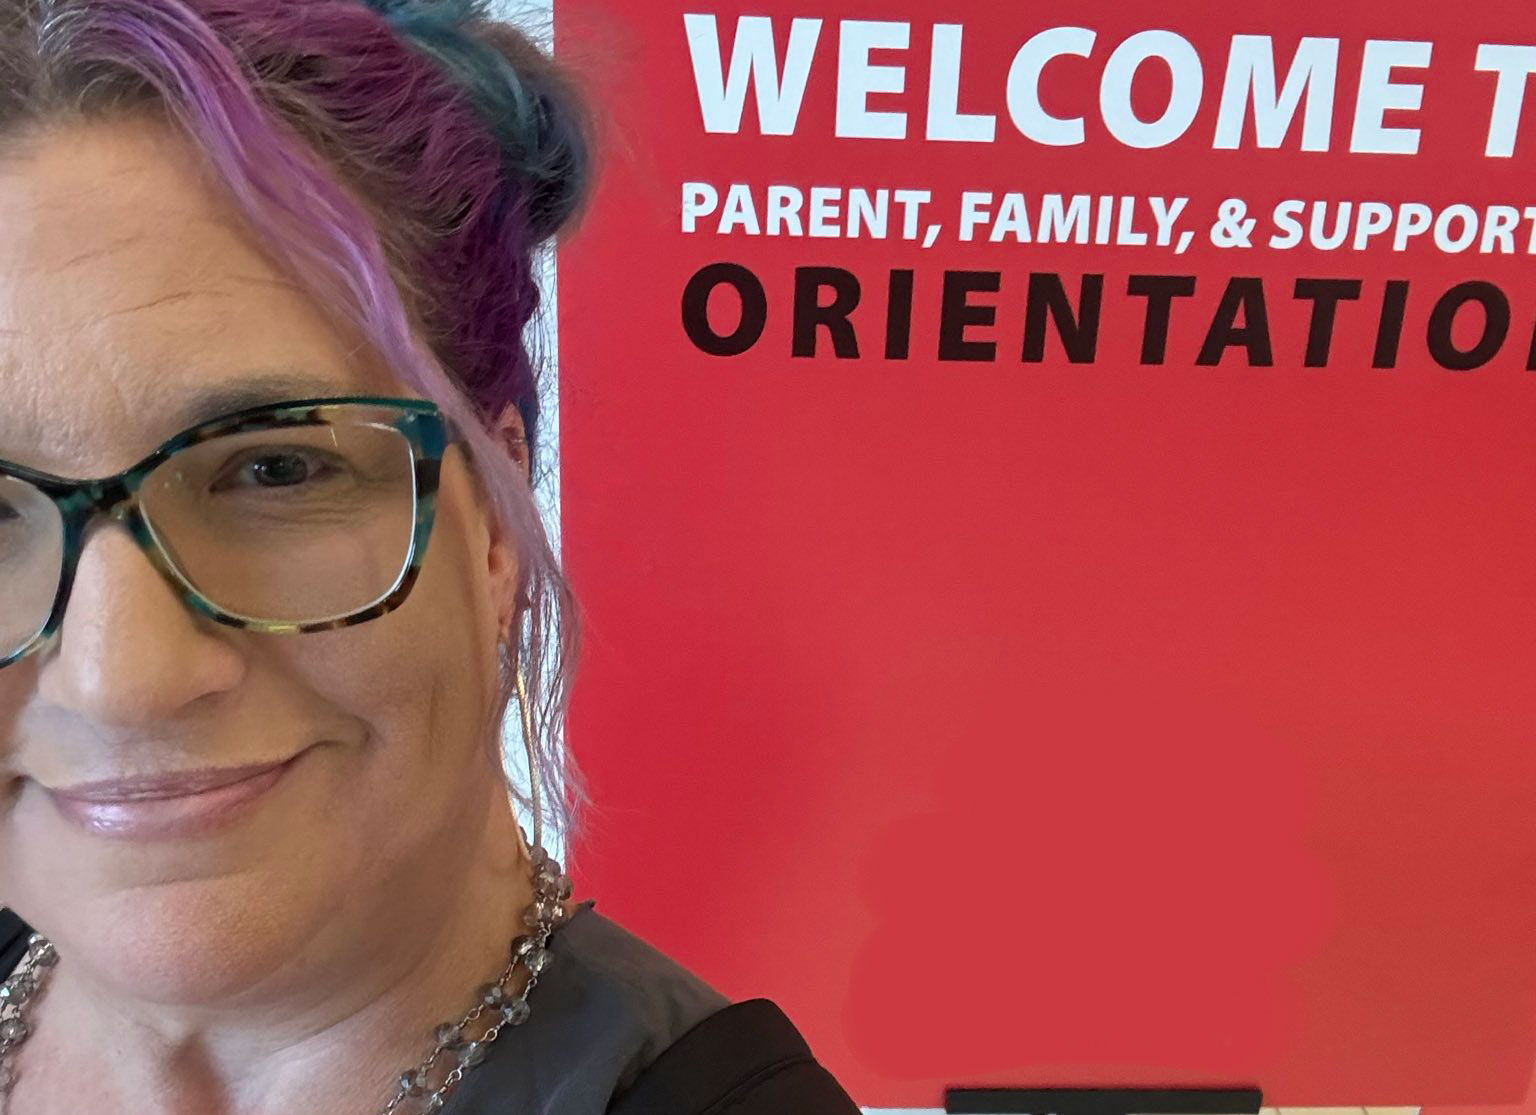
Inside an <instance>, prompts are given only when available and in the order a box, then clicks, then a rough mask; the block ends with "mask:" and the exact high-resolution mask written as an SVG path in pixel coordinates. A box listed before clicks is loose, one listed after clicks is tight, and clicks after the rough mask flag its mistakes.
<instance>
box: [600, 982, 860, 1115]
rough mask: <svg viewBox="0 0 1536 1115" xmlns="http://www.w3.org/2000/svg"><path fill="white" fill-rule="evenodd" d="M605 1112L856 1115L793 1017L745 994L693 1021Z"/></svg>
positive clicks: (622, 1114) (633, 1114)
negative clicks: (797, 1027)
mask: <svg viewBox="0 0 1536 1115" xmlns="http://www.w3.org/2000/svg"><path fill="white" fill-rule="evenodd" d="M610 1111H611V1112H612V1115H692V1113H702V1112H706V1111H707V1112H709V1113H710V1115H781V1113H782V1112H785V1111H793V1112H796V1113H797V1115H859V1107H858V1105H857V1104H855V1103H854V1102H853V1099H852V1097H850V1096H849V1095H848V1093H847V1092H845V1091H844V1090H843V1088H842V1086H841V1085H840V1084H838V1082H837V1080H836V1079H835V1078H834V1077H833V1076H832V1074H831V1073H830V1072H828V1071H827V1069H826V1068H825V1067H824V1066H822V1065H821V1063H820V1062H818V1061H817V1060H816V1057H815V1055H814V1054H813V1053H812V1052H811V1048H810V1046H809V1045H808V1044H807V1042H806V1040H805V1038H804V1036H803V1035H801V1033H800V1032H799V1030H797V1029H796V1028H795V1025H794V1023H793V1022H791V1021H790V1020H789V1018H788V1017H787V1016H786V1015H785V1014H784V1012H783V1011H782V1010H781V1009H780V1008H779V1007H778V1005H777V1004H775V1003H774V1002H773V1001H772V1000H769V999H747V1000H744V1001H742V1002H739V1003H734V1004H732V1005H731V1006H729V1007H726V1008H724V1009H722V1010H719V1011H717V1012H715V1013H714V1014H712V1015H710V1016H708V1017H707V1018H705V1019H703V1020H702V1021H700V1022H699V1023H697V1024H696V1025H695V1026H694V1027H693V1028H692V1029H690V1030H689V1031H688V1032H687V1033H685V1034H684V1035H683V1036H682V1037H680V1038H678V1040H677V1041H675V1042H674V1043H673V1044H672V1045H671V1046H669V1047H668V1048H667V1049H666V1050H665V1051H664V1052H663V1053H662V1054H661V1056H660V1057H658V1058H657V1059H656V1060H655V1061H654V1062H653V1063H652V1064H651V1065H650V1066H649V1068H647V1069H646V1071H645V1072H644V1073H642V1074H641V1076H640V1077H639V1079H638V1080H637V1081H636V1082H635V1084H634V1086H633V1087H631V1088H630V1089H629V1090H628V1091H626V1092H624V1093H623V1094H621V1095H620V1096H619V1097H618V1098H617V1100H616V1102H615V1103H614V1105H613V1107H612V1108H610Z"/></svg>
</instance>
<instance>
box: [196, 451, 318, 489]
mask: <svg viewBox="0 0 1536 1115" xmlns="http://www.w3.org/2000/svg"><path fill="white" fill-rule="evenodd" d="M331 471H332V469H331V465H330V464H329V462H327V461H326V460H324V459H323V457H322V456H321V455H320V454H317V453H304V452H297V451H295V450H276V451H273V450H268V451H263V452H260V453H252V454H248V455H246V456H245V457H243V458H241V459H240V460H238V461H235V462H232V463H231V464H230V465H228V466H226V467H225V469H224V470H223V472H222V473H221V474H220V475H219V477H218V478H217V479H216V480H215V481H214V482H213V484H212V485H211V488H212V490H214V491H222V490H225V489H229V488H293V487H298V486H299V485H301V484H306V483H310V482H312V481H315V480H318V479H322V478H324V477H325V476H327V475H328V474H329V473H330V472H331Z"/></svg>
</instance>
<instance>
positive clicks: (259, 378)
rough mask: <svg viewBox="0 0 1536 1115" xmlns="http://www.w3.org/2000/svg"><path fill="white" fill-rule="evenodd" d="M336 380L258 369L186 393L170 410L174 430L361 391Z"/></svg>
mask: <svg viewBox="0 0 1536 1115" xmlns="http://www.w3.org/2000/svg"><path fill="white" fill-rule="evenodd" d="M358 393H361V392H354V391H352V390H351V389H349V388H348V387H347V386H346V385H345V384H340V383H337V382H336V381H335V380H330V379H323V378H321V377H319V376H315V375H312V374H308V373H305V372H299V371H293V370H287V369H283V370H276V371H264V372H256V373H252V374H249V375H245V376H243V377H241V378H240V379H238V380H235V381H233V382H228V383H214V384H209V385H208V386H207V387H205V388H203V389H201V390H196V391H193V392H191V393H189V394H186V395H183V396H182V397H181V398H180V399H179V400H177V402H176V403H175V404H174V409H173V410H172V411H171V412H170V413H171V415H172V418H171V419H170V424H171V429H172V432H174V431H176V430H185V429H187V428H189V427H191V426H196V425H197V424H198V423H200V422H205V421H207V420H208V419H210V418H218V417H220V416H221V415H225V414H229V413H230V412H231V411H236V410H243V409H244V408H246V407H254V406H265V405H266V404H268V403H281V402H286V401H288V400H289V399H307V398H311V397H316V396H327V395H347V394H358Z"/></svg>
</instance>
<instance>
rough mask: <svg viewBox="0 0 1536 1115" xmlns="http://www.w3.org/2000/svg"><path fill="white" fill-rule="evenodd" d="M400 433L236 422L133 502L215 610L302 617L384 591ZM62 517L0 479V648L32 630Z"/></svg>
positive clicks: (397, 492) (401, 563)
mask: <svg viewBox="0 0 1536 1115" xmlns="http://www.w3.org/2000/svg"><path fill="white" fill-rule="evenodd" d="M414 463H415V462H414V458H413V454H412V450H411V445H410V442H409V441H408V440H407V439H406V438H405V436H404V435H403V434H401V433H400V432H399V431H398V430H396V429H394V428H392V427H389V426H380V425H373V424H368V423H363V422H345V421H343V422H337V423H332V424H325V425H307V426H286V427H280V428H276V429H269V430H253V431H242V432H239V433H233V434H227V435H224V436H221V437H217V438H213V439H211V440H208V441H204V442H199V443H197V444H195V445H191V446H188V447H187V448H185V449H183V450H181V451H180V452H178V453H176V454H175V455H174V456H172V457H170V458H169V459H167V460H165V461H163V462H162V463H161V464H160V465H159V466H158V467H157V468H156V469H155V470H154V471H153V472H151V473H150V474H149V476H148V477H146V478H145V481H144V483H143V486H142V487H141V489H140V491H139V501H140V508H141V510H142V512H143V515H144V519H145V521H146V522H147V523H148V525H149V527H150V531H151V533H152V534H153V536H154V538H155V540H156V541H157V542H158V543H159V545H160V547H161V549H162V550H163V551H164V552H165V555H166V557H167V558H168V560H169V561H170V563H171V565H172V566H173V567H174V569H175V570H176V571H177V572H178V573H179V574H180V575H181V576H182V577H183V578H184V579H185V580H186V581H187V583H188V584H190V585H191V586H192V587H193V588H194V589H196V590H197V591H198V592H199V593H201V594H202V595H203V596H204V597H205V598H206V599H207V600H208V601H209V602H210V603H211V604H213V605H214V606H215V607H216V608H218V609H220V610H222V611H224V612H227V613H229V614H230V615H232V616H234V617H236V618H240V619H247V620H256V621H261V622H269V623H311V622H318V621H323V620H327V619H334V618H340V617H343V616H347V615H350V614H353V613H356V612H359V611H361V610H363V609H365V608H367V607H369V606H371V605H373V604H375V603H377V602H379V601H380V600H382V599H384V598H385V597H386V596H388V595H389V594H390V592H392V591H393V590H394V588H395V587H396V586H397V585H398V584H399V581H400V578H401V576H402V575H403V573H404V572H405V569H406V566H407V565H408V564H409V561H410V556H411V543H412V537H413V534H414V531H415V523H416V485H415V470H414ZM63 554H64V525H63V520H62V519H61V517H60V515H59V512H58V509H57V507H56V506H55V504H54V503H53V501H52V500H51V499H50V498H48V497H47V496H46V495H44V494H43V493H42V492H41V491H39V490H38V489H37V488H35V487H33V486H32V485H31V484H28V483H26V482H25V481H21V480H18V479H15V478H12V477H0V656H5V655H9V654H12V653H14V652H15V651H16V650H18V649H19V648H20V647H22V646H24V645H25V644H26V643H27V642H28V641H30V640H31V639H32V638H34V637H35V636H36V635H37V633H38V632H39V631H41V630H42V628H43V626H44V625H45V624H46V622H47V619H48V614H49V612H50V611H51V610H52V606H53V601H54V598H55V596H56V595H57V591H58V586H59V580H60V577H61V576H62V570H63Z"/></svg>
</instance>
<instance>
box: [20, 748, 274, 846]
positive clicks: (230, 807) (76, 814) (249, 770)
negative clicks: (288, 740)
mask: <svg viewBox="0 0 1536 1115" xmlns="http://www.w3.org/2000/svg"><path fill="white" fill-rule="evenodd" d="M297 758H298V756H297V755H295V756H293V757H292V758H290V759H285V760H283V761H282V762H275V763H259V764H252V765H248V766H240V767H218V768H206V769H203V770H191V771H176V772H174V773H167V774H151V775H135V776H133V777H130V778H114V779H106V780H103V781H99V782H83V783H79V784H77V785H73V786H64V787H60V788H58V789H50V788H46V787H45V791H46V793H47V794H48V796H49V798H51V799H52V801H53V804H54V806H55V808H57V809H58V811H59V813H60V814H61V815H62V816H63V817H64V818H65V819H66V820H68V821H71V822H73V823H74V824H76V825H78V826H80V827H81V828H83V829H85V830H86V831H88V832H92V833H95V834H97V835H100V836H111V837H116V838H119V839H131V840H166V839H174V838H177V837H186V836H195V835H200V834H203V833H207V832H211V831H213V830H215V829H218V828H222V827H224V826H225V825H229V824H233V823H234V822H235V821H236V820H237V819H239V818H240V817H241V816H243V815H245V814H246V813H248V812H250V810H251V808H252V807H253V806H254V805H255V803H256V802H257V801H259V800H260V799H261V798H263V797H265V796H266V794H267V793H268V792H269V791H271V790H272V788H273V787H275V786H276V785H277V784H278V783H279V782H281V781H282V779H283V776H284V775H285V774H287V773H288V771H289V770H291V769H292V767H293V764H294V762H295V761H296V760H297Z"/></svg>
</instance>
